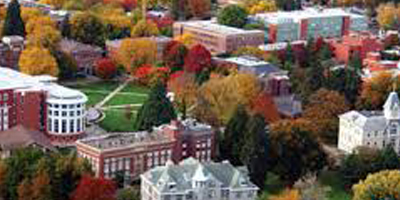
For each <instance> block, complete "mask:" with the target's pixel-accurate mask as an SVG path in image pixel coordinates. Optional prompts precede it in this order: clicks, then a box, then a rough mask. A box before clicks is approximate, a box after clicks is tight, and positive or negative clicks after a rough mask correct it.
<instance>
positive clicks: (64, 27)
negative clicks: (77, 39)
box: [60, 14, 71, 38]
mask: <svg viewBox="0 0 400 200" xmlns="http://www.w3.org/2000/svg"><path fill="white" fill-rule="evenodd" d="M60 29H61V35H62V36H63V37H65V38H70V37H71V24H70V22H69V14H67V16H65V17H64V19H63V20H62V21H61V25H60Z"/></svg>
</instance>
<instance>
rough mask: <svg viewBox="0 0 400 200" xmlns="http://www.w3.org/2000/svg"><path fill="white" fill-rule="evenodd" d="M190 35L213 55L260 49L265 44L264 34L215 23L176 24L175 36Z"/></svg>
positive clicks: (192, 22)
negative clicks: (252, 48) (245, 49)
mask: <svg viewBox="0 0 400 200" xmlns="http://www.w3.org/2000/svg"><path fill="white" fill-rule="evenodd" d="M183 34H190V35H192V36H193V39H194V42H196V43H199V44H202V45H204V46H205V47H206V48H207V49H208V50H209V51H211V52H212V53H217V54H218V53H230V52H232V51H235V50H237V49H238V48H240V47H246V46H252V47H258V46H260V45H262V44H264V32H263V31H260V30H243V29H239V28H233V27H229V26H225V25H220V24H217V23H216V22H213V21H188V22H175V23H174V36H179V35H183Z"/></svg>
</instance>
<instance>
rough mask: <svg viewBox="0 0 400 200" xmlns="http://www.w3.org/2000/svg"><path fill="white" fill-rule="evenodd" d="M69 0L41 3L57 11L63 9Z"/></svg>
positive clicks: (47, 0) (45, 0) (43, 0)
mask: <svg viewBox="0 0 400 200" xmlns="http://www.w3.org/2000/svg"><path fill="white" fill-rule="evenodd" d="M65 2H67V0H40V1H39V3H43V4H48V5H51V6H53V7H54V8H55V9H61V8H62V7H63V6H64V4H65Z"/></svg>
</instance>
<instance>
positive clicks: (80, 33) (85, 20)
mask: <svg viewBox="0 0 400 200" xmlns="http://www.w3.org/2000/svg"><path fill="white" fill-rule="evenodd" d="M71 22H72V23H71V38H73V39H75V40H77V41H79V42H82V43H85V44H91V45H97V46H100V47H104V46H105V39H106V27H105V26H104V25H103V23H102V21H101V20H100V19H99V18H98V17H97V16H95V15H94V14H91V13H86V12H85V13H80V14H76V15H74V17H72V20H71Z"/></svg>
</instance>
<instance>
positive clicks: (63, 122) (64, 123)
mask: <svg viewBox="0 0 400 200" xmlns="http://www.w3.org/2000/svg"><path fill="white" fill-rule="evenodd" d="M61 132H63V133H65V132H67V120H65V119H63V120H62V121H61Z"/></svg>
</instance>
